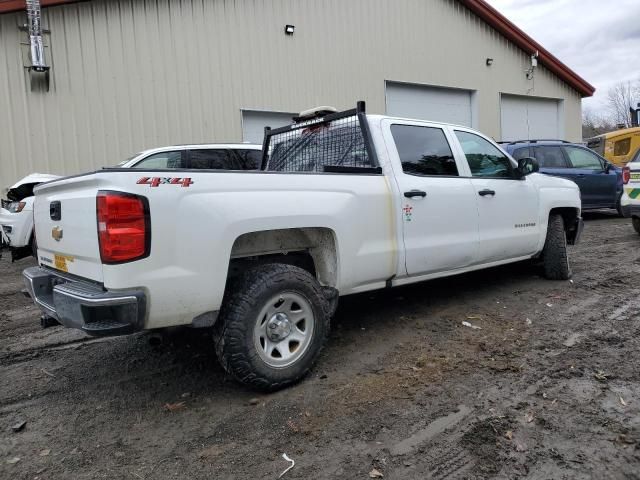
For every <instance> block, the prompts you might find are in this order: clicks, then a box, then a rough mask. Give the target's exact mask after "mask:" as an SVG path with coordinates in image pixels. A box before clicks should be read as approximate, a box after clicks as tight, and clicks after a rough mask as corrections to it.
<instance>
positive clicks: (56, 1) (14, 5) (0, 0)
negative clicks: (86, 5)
mask: <svg viewBox="0 0 640 480" xmlns="http://www.w3.org/2000/svg"><path fill="white" fill-rule="evenodd" d="M77 1H80V0H40V5H41V6H43V7H53V6H54V5H60V4H62V3H73V2H77ZM26 9H27V3H26V2H25V0H0V13H9V12H18V11H20V10H26Z"/></svg>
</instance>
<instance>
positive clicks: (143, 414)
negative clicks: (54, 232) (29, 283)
mask: <svg viewBox="0 0 640 480" xmlns="http://www.w3.org/2000/svg"><path fill="white" fill-rule="evenodd" d="M639 246H640V237H638V235H637V234H636V233H635V232H634V231H633V229H632V227H631V225H630V222H629V221H628V220H624V219H619V218H615V217H614V216H612V215H609V214H606V213H602V214H591V215H589V216H588V217H587V219H586V227H585V232H584V236H583V241H582V243H581V244H580V245H579V246H577V247H572V248H571V258H572V262H573V270H574V277H573V281H572V282H551V281H547V280H544V279H542V278H541V277H540V276H539V275H538V273H537V272H536V271H535V270H534V269H532V268H531V267H530V266H529V265H513V266H508V267H503V268H497V269H492V270H489V271H484V272H478V273H474V274H469V275H463V276H458V277H454V278H449V279H445V280H438V281H432V282H427V283H423V284H419V285H415V286H411V287H408V288H400V289H394V290H391V291H384V292H376V293H374V294H366V295H360V296H355V297H347V298H345V299H344V300H343V301H341V305H340V308H339V310H338V312H337V315H336V318H335V319H334V321H333V325H332V334H331V338H330V341H329V343H328V345H327V348H326V349H325V350H324V352H323V354H322V358H321V359H320V361H319V363H318V364H317V366H316V367H315V369H314V370H313V372H312V373H311V375H310V376H309V377H308V378H307V379H306V380H305V381H303V382H302V383H301V384H299V385H297V386H295V387H293V388H290V389H288V390H285V391H282V392H278V393H275V394H270V395H258V394H255V393H252V392H250V391H247V390H246V389H244V388H243V387H240V386H238V385H237V384H236V383H234V382H233V381H232V380H230V379H227V378H225V375H224V373H223V371H222V369H221V368H220V367H219V366H218V364H217V363H216V359H215V356H214V353H213V348H211V343H210V340H209V338H208V336H207V335H206V333H204V332H202V331H187V332H176V333H175V334H174V335H172V336H171V337H170V339H169V340H167V342H165V343H164V344H162V345H160V346H152V345H151V344H150V342H149V335H147V334H138V335H134V336H128V337H116V338H108V339H97V340H96V339H94V338H90V337H85V336H84V334H82V333H78V332H75V331H68V330H64V329H62V328H61V327H54V328H50V329H46V330H41V329H40V327H39V324H38V312H37V310H36V309H35V308H34V307H33V306H32V305H31V303H30V301H29V300H28V299H26V298H24V297H23V296H22V295H21V294H20V289H21V288H22V285H21V279H20V271H21V269H22V268H24V267H26V266H28V265H30V262H31V260H26V261H21V262H18V263H16V264H13V265H12V264H11V263H9V262H8V261H7V259H6V258H3V259H2V260H1V261H0V275H1V281H0V478H2V479H5V478H7V479H8V478H11V479H71V478H74V479H75V478H78V479H85V478H108V479H169V478H171V479H174V478H188V479H214V478H215V479H245V478H246V479H262V478H265V479H275V478H277V477H278V475H279V474H280V473H281V472H282V471H283V470H284V469H285V468H286V467H287V465H288V463H287V462H286V461H285V460H284V459H283V458H282V454H283V453H286V454H287V455H288V456H289V457H291V458H292V459H293V460H295V462H296V463H295V467H294V468H293V469H291V470H290V471H289V472H287V473H286V475H285V476H284V477H283V478H284V479H308V478H340V479H342V478H345V479H357V478H362V479H365V478H370V477H369V474H370V472H372V471H373V469H374V468H375V469H376V470H377V471H379V472H380V473H381V474H383V475H384V478H385V479H426V478H434V479H454V478H475V479H480V478H500V479H511V478H535V479H574V478H602V479H604V478H607V479H610V478H631V479H638V478H640V447H639V445H640V416H639V412H640V315H639V314H638V309H639V308H640V296H639V293H640V284H639V282H638V280H637V279H638V278H639V276H640V252H639V249H638V247H639ZM462 322H469V323H470V324H472V325H474V326H477V327H480V328H478V329H474V328H470V327H467V326H463V325H462ZM168 407H169V408H168ZM21 421H26V425H25V427H24V428H23V430H22V431H20V432H18V433H14V432H13V431H12V429H11V427H12V426H13V425H15V424H17V423H18V422H21ZM16 459H19V460H16Z"/></svg>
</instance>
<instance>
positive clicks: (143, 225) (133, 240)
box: [96, 192, 151, 263]
mask: <svg viewBox="0 0 640 480" xmlns="http://www.w3.org/2000/svg"><path fill="white" fill-rule="evenodd" d="M96 211H97V217H98V240H99V243H100V258H101V259H102V263H122V262H130V261H132V260H137V259H139V258H143V257H146V256H147V255H148V254H149V244H150V241H149V240H150V234H151V232H150V228H149V215H148V211H149V210H148V207H147V202H146V199H145V198H143V197H139V196H137V195H131V194H127V193H120V192H98V196H97V197H96Z"/></svg>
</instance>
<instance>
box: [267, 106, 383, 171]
mask: <svg viewBox="0 0 640 480" xmlns="http://www.w3.org/2000/svg"><path fill="white" fill-rule="evenodd" d="M323 113H324V114H323ZM295 120H296V122H295V123H293V124H292V125H287V126H285V127H281V128H274V129H271V128H269V127H265V129H264V145H263V149H262V152H263V153H262V155H263V156H262V170H265V171H276V172H325V173H350V174H358V173H368V174H371V173H378V174H379V173H382V169H381V168H380V166H379V164H378V159H377V157H376V152H375V149H374V148H373V142H372V140H371V132H370V131H369V124H368V123H367V118H366V115H365V104H364V102H362V101H360V102H358V103H357V106H356V108H354V109H351V110H346V111H344V112H335V113H326V112H321V113H319V114H318V115H317V116H314V117H308V118H300V117H298V118H296V119H295Z"/></svg>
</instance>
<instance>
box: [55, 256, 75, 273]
mask: <svg viewBox="0 0 640 480" xmlns="http://www.w3.org/2000/svg"><path fill="white" fill-rule="evenodd" d="M69 262H71V263H73V257H70V256H68V255H58V254H57V253H56V254H55V255H54V257H53V266H54V267H56V268H57V269H58V270H62V271H63V272H68V271H69V267H68V266H67V263H69Z"/></svg>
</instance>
